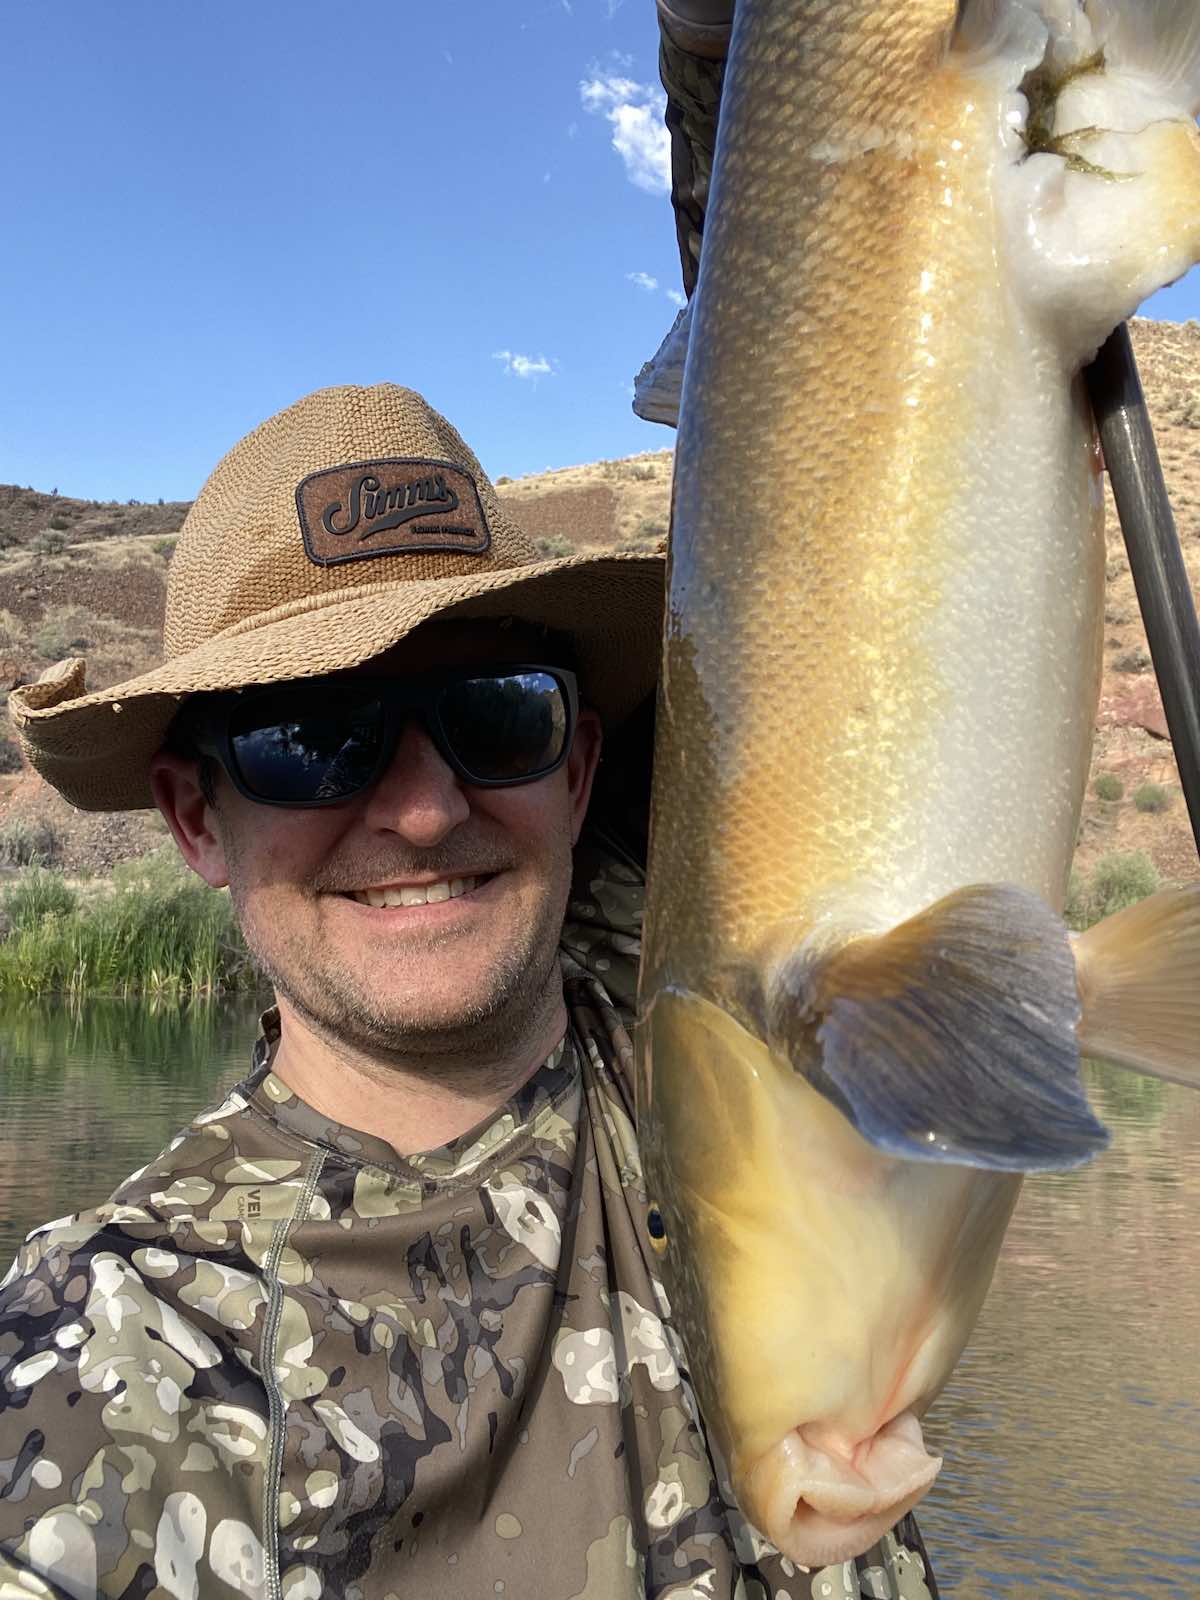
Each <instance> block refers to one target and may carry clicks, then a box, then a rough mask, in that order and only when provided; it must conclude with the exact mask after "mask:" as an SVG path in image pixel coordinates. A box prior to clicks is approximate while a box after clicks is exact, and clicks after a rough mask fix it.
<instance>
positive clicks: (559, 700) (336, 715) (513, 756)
mask: <svg viewBox="0 0 1200 1600" xmlns="http://www.w3.org/2000/svg"><path fill="white" fill-rule="evenodd" d="M578 713H579V696H578V689H577V687H576V683H575V675H574V673H572V672H568V671H567V670H566V668H564V667H544V666H516V665H514V666H510V665H508V664H507V663H505V664H504V665H502V666H479V667H466V668H453V669H450V670H447V671H441V672H429V673H422V674H421V675H420V676H419V677H413V678H367V677H363V678H359V677H346V676H344V675H342V676H339V677H336V678H310V679H305V680H302V681H300V682H292V683H288V684H285V685H282V686H277V687H273V688H263V689H254V690H249V691H246V692H244V693H241V694H237V695H230V696H227V697H222V699H221V700H220V701H219V702H217V703H215V704H212V705H210V706H209V707H208V708H207V709H206V710H204V711H202V712H201V713H200V714H199V719H198V721H197V723H196V724H195V725H194V726H193V728H192V730H191V731H192V739H193V743H194V745H195V747H196V749H198V750H199V751H201V752H202V753H204V754H206V755H212V756H215V757H216V758H217V760H218V761H220V763H221V765H222V766H223V767H224V769H225V771H226V772H227V773H228V774H229V777H230V780H231V781H232V783H233V785H234V787H235V788H236V789H237V790H238V792H239V793H240V794H242V795H244V796H245V797H246V799H247V800H254V801H256V802H257V803H258V804H260V805H267V806H333V805H338V804H339V803H340V802H341V801H343V800H349V799H352V798H353V796H354V795H357V794H361V793H362V792H363V791H364V790H365V789H369V788H370V787H371V785H372V784H373V783H374V782H375V781H376V780H377V779H378V778H380V777H381V776H382V775H383V773H384V772H385V771H386V770H387V768H388V766H389V765H390V763H391V761H392V758H393V757H394V755H395V753H396V746H397V745H398V743H399V741H400V735H401V734H402V732H403V731H404V725H405V723H406V721H407V720H408V718H409V717H411V716H418V717H420V718H421V721H422V723H423V724H424V726H425V729H426V731H427V732H428V734H429V737H430V739H432V741H433V743H434V745H435V746H436V748H437V750H438V753H439V754H440V755H441V757H442V759H443V761H445V763H446V765H447V766H448V767H450V768H451V770H452V771H453V772H455V773H456V774H457V775H458V777H459V778H461V779H462V780H463V782H464V783H469V784H472V785H474V786H475V787H477V788H481V789H501V788H505V787H508V786H511V785H514V784H518V783H536V782H537V780H538V779H539V778H547V777H549V776H550V774H551V773H552V772H556V771H557V770H558V768H559V767H561V766H562V764H563V762H564V761H565V760H566V758H567V752H568V751H569V750H570V748H571V738H572V735H573V734H574V731H575V722H576V718H577V716H578Z"/></svg>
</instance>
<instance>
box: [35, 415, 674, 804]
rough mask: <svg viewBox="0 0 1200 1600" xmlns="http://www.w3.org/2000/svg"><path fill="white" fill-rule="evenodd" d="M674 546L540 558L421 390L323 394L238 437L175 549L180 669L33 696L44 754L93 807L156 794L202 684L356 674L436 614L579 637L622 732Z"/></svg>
mask: <svg viewBox="0 0 1200 1600" xmlns="http://www.w3.org/2000/svg"><path fill="white" fill-rule="evenodd" d="M662 606H663V560H662V557H661V556H660V555H643V554H637V553H625V554H619V553H616V552H605V553H601V554H596V553H590V554H586V555H574V556H567V557H565V558H563V559H560V560H554V561H546V560H542V559H540V558H539V556H538V554H537V551H536V550H535V548H534V546H533V545H532V544H531V542H530V540H529V539H528V538H527V537H526V535H525V534H523V533H522V532H521V530H520V528H518V526H517V524H516V523H515V522H514V520H513V518H512V516H511V515H510V514H509V513H508V511H506V510H505V509H504V507H503V506H502V505H501V504H500V501H499V499H498V498H497V496H496V492H495V490H494V489H493V488H492V485H491V484H490V483H489V481H488V479H487V478H486V477H485V475H484V473H483V471H482V470H481V468H480V466H479V463H478V461H477V460H476V459H475V456H474V455H473V454H472V452H471V451H470V450H468V448H467V447H466V445H465V444H464V443H463V441H462V439H461V438H460V437H459V435H458V433H457V432H456V431H455V429H454V428H452V427H451V426H450V424H449V423H448V422H447V421H446V420H445V418H444V417H442V416H439V414H438V413H437V412H436V411H434V410H433V409H432V408H431V407H430V406H429V405H428V404H427V403H426V402H425V401H424V400H423V399H422V398H421V396H420V395H418V394H415V393H414V392H413V391H412V390H411V389H401V388H398V387H396V386H395V385H394V384H378V385H376V386H375V387H374V388H369V389H363V388H356V387H349V386H348V387H344V388H336V389H319V390H317V392H316V393H315V394H310V395H307V396H306V397H305V398H304V399H303V400H299V401H297V403H296V404H295V405H293V406H289V407H288V409H287V410H286V411H281V412H280V413H279V414H278V416H274V417H271V418H269V419H268V421H266V422H264V423H263V424H262V425H261V427H258V428H256V429H255V430H254V432H253V433H251V434H248V435H247V436H246V438H244V439H243V440H242V441H241V442H240V443H239V444H236V445H235V446H234V447H233V449H232V450H231V451H230V452H229V454H228V455H227V456H226V457H225V459H224V460H223V461H222V462H221V463H220V465H219V466H218V467H217V468H216V470H215V471H214V472H213V474H212V476H211V477H210V478H209V480H208V482H207V483H206V484H205V485H204V487H203V489H202V490H201V491H200V495H199V498H198V499H197V500H196V502H195V504H194V505H193V506H192V509H191V510H190V511H189V513H188V515H187V518H186V520H185V522H184V524H183V528H182V529H181V531H180V534H179V541H178V544H177V545H176V548H175V554H174V556H173V557H172V559H171V567H170V575H169V577H168V581H167V608H166V620H165V625H164V630H163V632H164V647H165V655H166V660H165V661H164V662H163V664H162V666H160V667H155V668H154V670H153V671H152V672H147V673H143V674H142V676H141V677H139V678H131V679H130V680H129V681H128V682H126V683H119V684H115V685H114V686H113V687H112V688H109V689H101V690H99V691H97V692H96V693H94V694H88V693H86V692H85V683H84V670H85V662H84V661H83V660H82V658H80V657H74V658H72V659H70V660H67V661H62V662H59V663H58V665H57V666H54V667H51V668H50V669H49V670H48V671H47V672H45V673H43V674H42V676H41V678H40V679H39V680H38V682H37V683H32V684H27V685H25V686H24V687H22V688H20V689H17V690H14V692H13V693H12V695H11V696H10V697H9V702H8V704H9V712H10V715H11V716H12V719H13V722H14V723H15V725H16V728H17V731H18V734H19V736H20V739H21V745H22V748H23V750H24V752H25V755H26V756H27V758H28V759H29V761H30V763H31V764H32V765H33V766H34V767H35V768H36V770H37V771H38V772H40V773H41V774H42V776H43V777H44V778H46V779H47V781H48V782H50V783H51V784H53V785H54V787H55V788H56V789H57V790H59V792H60V793H61V794H63V795H65V796H66V798H67V799H68V800H70V801H71V802H72V803H73V804H74V805H76V806H80V807H82V808H83V809H84V810H87V811H118V810H124V809H127V808H132V807H138V806H149V805H151V804H153V802H152V800H151V796H150V786H149V776H148V773H149V762H150V758H151V757H152V756H153V755H154V753H155V752H156V751H157V750H158V749H159V747H160V746H161V744H162V742H163V739H164V737H165V735H166V732H167V728H168V726H169V724H170V722H171V719H172V717H173V716H174V715H175V712H176V710H177V709H178V706H179V702H180V701H181V700H182V699H183V698H184V697H185V696H186V695H190V694H197V693H200V692H202V691H205V690H212V689H235V688H241V687H244V686H246V685H249V684H261V683H277V682H280V681H281V680H283V679H287V678H305V677H312V676H314V675H316V674H319V673H325V672H334V671H338V670H339V669H341V668H345V667H353V666H357V665H358V664H359V663H360V662H362V661H366V660H368V659H369V658H370V657H372V656H375V655H378V654H379V653H380V652H381V651H383V650H386V649H388V648H389V647H390V646H391V645H393V644H395V643H396V642H397V641H398V640H400V639H402V638H404V637H405V635H406V634H409V633H411V632H412V630H413V629H414V628H416V627H417V626H419V624H421V623H422V622H427V621H428V620H430V619H431V618H433V617H439V618H448V617H502V616H512V617H519V618H521V619H522V620H525V621H530V622H535V623H541V624H543V625H545V626H548V627H551V628H555V629H559V630H561V631H563V632H565V633H569V634H570V635H572V637H573V639H574V642H575V648H576V653H577V660H578V667H579V676H580V687H581V692H582V694H583V695H584V697H585V698H586V699H587V700H588V702H589V703H590V704H591V705H593V706H594V707H595V708H596V710H597V711H599V713H600V715H601V717H602V719H603V720H604V722H605V723H606V725H608V726H610V727H611V726H613V725H615V724H616V723H619V722H620V721H621V719H622V718H624V717H625V716H626V715H627V714H628V713H629V712H630V711H632V710H633V708H634V707H635V706H636V705H637V704H638V703H639V702H640V701H641V700H642V699H644V698H645V696H646V695H647V694H648V693H649V692H650V690H651V689H652V688H653V685H654V681H655V677H656V675H657V666H658V655H659V648H660V632H661V626H662Z"/></svg>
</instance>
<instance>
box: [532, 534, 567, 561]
mask: <svg viewBox="0 0 1200 1600" xmlns="http://www.w3.org/2000/svg"><path fill="white" fill-rule="evenodd" d="M533 542H534V544H535V545H536V546H537V547H538V549H539V551H540V552H541V553H542V555H544V556H549V557H550V558H551V559H557V557H559V556H573V555H574V554H575V546H574V545H573V544H572V543H571V541H570V539H564V538H563V536H562V534H560V533H555V534H551V535H548V536H543V537H542V538H540V539H535V540H534V541H533Z"/></svg>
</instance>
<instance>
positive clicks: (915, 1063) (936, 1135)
mask: <svg viewBox="0 0 1200 1600" xmlns="http://www.w3.org/2000/svg"><path fill="white" fill-rule="evenodd" d="M764 1005H765V1015H764V1017H763V1018H762V1022H763V1024H764V1025H765V1029H766V1033H767V1037H768V1041H769V1043H770V1044H771V1046H772V1048H773V1049H775V1050H776V1051H778V1052H779V1053H780V1054H783V1055H787V1056H788V1057H789V1059H791V1060H792V1061H793V1062H794V1063H798V1062H801V1061H805V1060H807V1062H808V1066H806V1067H805V1069H804V1070H808V1071H809V1073H810V1076H812V1078H813V1081H814V1083H815V1084H816V1086H817V1087H818V1088H824V1090H825V1092H826V1093H827V1094H828V1095H829V1097H830V1098H831V1099H833V1100H835V1102H836V1103H838V1104H839V1105H840V1106H841V1108H842V1110H843V1111H844V1112H845V1114H846V1115H847V1117H849V1119H850V1121H851V1122H852V1123H853V1124H854V1126H855V1127H856V1128H857V1129H858V1131H859V1133H860V1134H862V1136H863V1137H864V1138H865V1139H867V1140H868V1141H869V1142H870V1143H871V1144H873V1145H874V1146H875V1147H876V1148H877V1149H880V1150H883V1151H885V1152H886V1153H887V1154H889V1155H894V1156H901V1157H904V1158H905V1159H908V1160H917V1161H943V1162H955V1163H959V1164H962V1165H966V1166H974V1167H985V1168H991V1169H995V1170H999V1171H1017V1172H1037V1171H1055V1170H1061V1169H1064V1168H1068V1167H1073V1166H1077V1165H1078V1164H1079V1163H1080V1162H1082V1161H1086V1160H1087V1159H1088V1157H1089V1156H1091V1155H1093V1154H1094V1153H1095V1152H1096V1151H1097V1150H1100V1149H1102V1148H1103V1147H1104V1146H1105V1145H1106V1144H1107V1142H1108V1134H1107V1131H1106V1130H1105V1128H1104V1127H1103V1125H1102V1124H1101V1123H1099V1122H1097V1120H1096V1118H1095V1117H1094V1116H1093V1114H1092V1111H1091V1108H1090V1106H1089V1105H1088V1102H1087V1098H1086V1096H1085V1094H1084V1090H1083V1085H1082V1083H1081V1080H1080V1076H1079V1064H1080V1049H1079V1042H1078V1039H1077V1036H1076V1027H1077V1024H1078V1021H1079V1015H1080V1005H1079V998H1078V994H1077V991H1076V987H1075V963H1074V960H1073V957H1072V953H1071V947H1070V941H1069V938H1068V935H1067V932H1066V929H1065V928H1064V926H1063V924H1062V922H1061V921H1060V919H1059V918H1058V917H1057V916H1055V914H1054V913H1053V912H1052V911H1051V910H1050V909H1049V907H1048V906H1046V905H1045V904H1044V903H1043V902H1042V901H1041V900H1039V899H1038V898H1037V896H1036V895H1033V894H1030V893H1028V892H1027V891H1026V890H1024V889H1018V888H1014V887H1011V886H1009V885H1003V884H1001V885H996V884H985V885H977V886H974V887H971V888H967V889H961V890H958V891H957V892H956V893H954V894H952V895H948V896H947V897H946V898H945V899H944V900H940V901H938V902H937V904H936V905H934V906H931V907H930V908H929V909H928V910H927V911H924V912H922V913H921V914H920V915H919V916H916V917H913V918H911V919H910V920H909V921H907V922H904V923H901V924H900V926H899V927H896V928H893V929H892V930H891V932H889V933H886V934H883V935H881V936H879V937H876V938H864V939H858V940H855V941H854V942H853V943H851V944H849V945H847V946H845V947H843V948H842V949H840V950H838V951H837V952H836V953H834V954H833V955H831V956H828V957H826V958H825V959H823V960H822V959H819V958H818V959H816V960H814V958H813V955H812V954H811V953H805V952H803V951H801V952H798V953H797V954H796V956H794V957H793V958H791V959H790V960H787V961H784V962H783V963H780V964H779V965H778V966H777V968H776V970H775V972H774V974H773V976H772V978H771V979H770V981H769V984H768V987H767V989H766V991H765V994H764ZM814 1035H815V1043H816V1046H817V1050H818V1052H819V1060H818V1061H817V1063H816V1064H815V1065H814V1064H813V1055H814V1052H813V1040H814Z"/></svg>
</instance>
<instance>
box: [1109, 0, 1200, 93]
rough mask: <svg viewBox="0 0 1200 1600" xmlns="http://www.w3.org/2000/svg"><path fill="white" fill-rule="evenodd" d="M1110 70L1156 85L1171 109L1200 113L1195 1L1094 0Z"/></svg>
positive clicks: (1199, 19)
mask: <svg viewBox="0 0 1200 1600" xmlns="http://www.w3.org/2000/svg"><path fill="white" fill-rule="evenodd" d="M1087 12H1088V16H1089V17H1090V18H1091V19H1092V23H1093V26H1094V28H1095V32H1096V37H1097V39H1099V40H1100V41H1102V45H1103V49H1104V57H1105V70H1106V71H1108V72H1111V73H1117V74H1126V73H1128V74H1130V75H1136V76H1137V77H1140V78H1146V79H1149V80H1151V81H1152V82H1153V85H1154V92H1155V93H1156V94H1157V95H1158V96H1159V97H1160V98H1161V99H1162V100H1163V101H1164V102H1166V103H1167V104H1168V105H1173V106H1176V107H1177V108H1178V109H1179V110H1180V111H1186V112H1187V114H1188V115H1189V116H1192V117H1194V116H1195V115H1196V113H1197V112H1200V9H1198V8H1197V6H1196V5H1195V3H1194V0H1090V3H1089V4H1088V7H1087Z"/></svg>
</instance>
